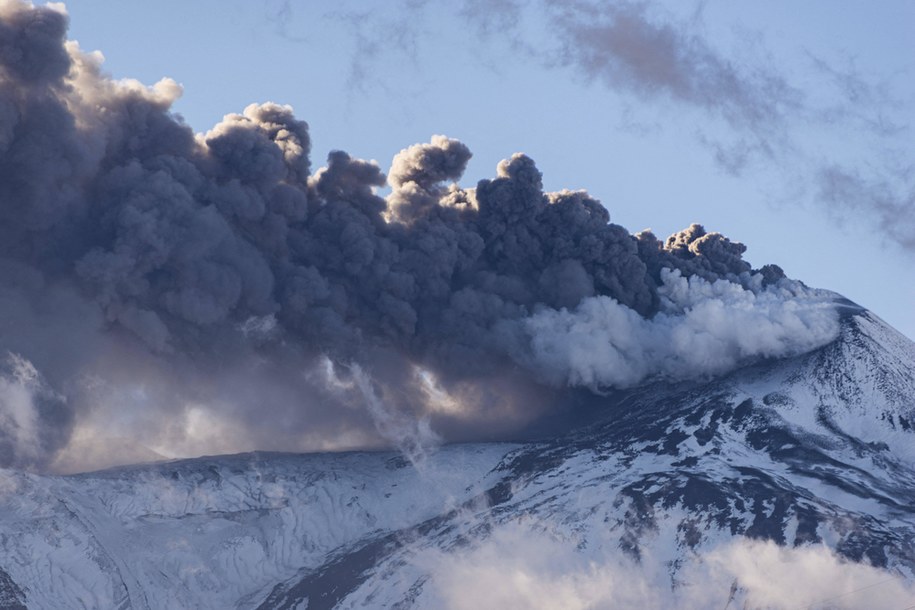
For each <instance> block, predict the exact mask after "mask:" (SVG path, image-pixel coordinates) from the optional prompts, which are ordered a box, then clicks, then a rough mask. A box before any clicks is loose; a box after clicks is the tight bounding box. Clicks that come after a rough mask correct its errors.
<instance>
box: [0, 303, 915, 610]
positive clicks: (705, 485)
mask: <svg viewBox="0 0 915 610" xmlns="http://www.w3.org/2000/svg"><path fill="white" fill-rule="evenodd" d="M842 311H843V313H842V321H841V325H842V330H841V333H840V336H839V338H838V339H836V340H835V341H833V342H832V343H830V344H828V345H826V346H824V347H821V348H819V349H817V350H814V351H812V352H809V353H807V354H804V355H800V356H796V357H793V358H788V359H780V360H766V361H759V362H756V363H755V364H752V365H750V366H746V367H744V368H742V369H739V370H737V371H735V372H733V373H730V374H728V375H726V376H723V377H720V378H716V379H710V380H705V381H701V382H699V381H692V382H684V383H672V382H671V383H653V384H648V385H644V386H641V387H639V388H635V389H632V390H627V391H623V392H617V393H615V394H613V395H611V396H608V397H607V403H608V404H607V407H606V412H605V413H603V414H602V417H601V418H600V419H599V421H597V422H594V423H591V424H589V425H586V426H584V427H582V428H579V429H576V430H574V431H572V432H569V433H566V434H564V435H563V436H561V437H560V438H554V439H550V440H545V441H539V442H527V443H514V444H512V443H493V444H466V445H460V444H459V445H447V446H443V447H441V448H439V449H438V450H437V451H435V452H433V453H432V454H431V455H429V456H427V457H426V458H424V459H423V460H421V461H418V462H416V463H415V464H412V463H410V462H409V461H408V460H406V459H404V458H403V457H402V456H400V455H399V454H394V453H345V454H312V455H289V454H266V453H254V454H243V455H234V456H221V457H208V458H199V459H193V460H183V461H175V462H165V463H158V464H153V465H147V466H135V467H125V468H118V469H113V470H108V471H103V472H97V473H90V474H80V475H72V476H61V477H52V476H40V475H32V474H25V473H22V472H18V471H11V470H10V471H4V472H3V476H2V490H0V491H2V497H0V502H2V504H0V523H2V540H3V546H2V549H3V550H2V554H0V568H2V570H3V571H2V572H0V587H2V594H0V600H2V603H0V606H2V607H4V608H21V607H29V608H51V607H53V608H76V607H95V608H176V607H187V608H190V607H196V608H304V607H307V608H310V609H313V608H331V607H398V608H411V607H415V608H427V607H440V606H461V604H462V603H463V602H460V601H455V600H464V601H465V602H467V605H470V603H471V601H472V600H479V599H489V600H490V601H493V602H496V601H498V600H499V599H500V597H499V595H501V594H504V593H505V592H504V591H501V592H500V589H499V587H505V586H514V587H515V588H514V589H512V592H511V595H509V596H508V597H506V599H509V600H514V601H513V602H512V603H515V604H519V603H521V601H519V600H523V599H526V598H525V597H524V595H535V594H536V592H537V590H538V589H537V587H538V586H539V587H542V588H543V589H542V590H543V592H544V593H543V596H540V597H536V596H535V597H531V598H530V600H533V601H531V603H530V604H522V605H524V606H525V607H531V606H535V607H536V606H537V605H538V604H540V605H542V606H544V607H547V606H549V605H553V604H555V603H560V601H561V600H557V598H555V597H550V596H556V595H569V596H573V598H574V599H575V600H578V601H579V602H581V603H579V604H578V605H576V604H574V603H571V604H568V607H587V606H588V604H590V605H591V606H594V605H597V606H598V607H599V606H600V605H601V603H600V602H601V601H602V600H603V601H604V602H606V603H609V604H612V605H615V606H619V605H623V606H626V605H627V604H629V605H636V604H638V603H640V600H641V603H647V604H648V605H649V606H651V605H654V604H661V605H664V606H667V607H677V606H678V605H679V606H681V607H705V606H706V605H714V606H716V607H717V606H718V605H720V606H721V607H724V606H725V604H729V607H732V606H731V604H733V607H740V604H747V605H748V607H752V606H754V605H756V606H759V605H766V606H768V607H782V605H783V604H785V603H786V602H784V600H782V601H779V600H781V599H782V598H770V597H766V595H772V592H771V591H770V590H767V588H766V587H763V586H761V585H760V584H759V582H757V580H754V578H757V577H759V574H758V573H757V574H756V576H754V573H753V570H752V569H751V568H752V566H751V568H746V569H744V568H741V567H740V566H742V565H743V563H741V561H744V560H746V561H750V562H751V563H752V565H755V566H756V568H757V571H758V570H763V569H766V570H769V572H766V573H768V574H770V577H771V578H774V576H771V575H772V574H775V573H776V572H772V571H771V570H773V569H774V568H772V566H769V567H768V568H767V567H766V565H768V564H765V562H766V561H767V560H768V559H767V558H769V559H772V561H774V562H775V563H776V564H778V565H781V566H782V568H784V567H785V566H788V569H789V571H793V572H795V573H802V572H803V571H804V570H805V569H808V570H809V569H811V568H810V566H811V565H813V564H814V563H816V562H819V563H816V565H817V566H820V567H819V568H817V569H818V570H825V569H827V568H828V567H829V566H832V568H830V569H835V570H839V571H843V572H842V573H843V574H845V575H846V576H847V578H843V580H842V581H841V582H831V583H830V585H829V586H830V591H832V592H833V593H834V595H832V596H831V597H830V599H831V598H835V599H833V600H832V601H830V602H829V604H832V606H830V607H859V606H860V605H861V604H862V603H863V601H862V598H861V597H860V596H859V594H858V593H857V592H856V590H855V587H859V585H860V586H865V585H866V586H870V584H871V583H874V582H878V583H882V584H878V585H874V588H873V589H871V590H870V591H869V592H868V595H869V597H868V598H866V599H868V600H871V601H873V600H875V599H882V598H881V597H880V595H890V596H892V595H896V597H889V598H887V599H891V600H894V601H895V600H898V599H907V597H906V596H908V595H911V594H912V593H913V591H915V589H911V588H906V587H908V585H907V584H906V581H905V579H909V581H910V580H911V578H912V577H913V574H915V547H913V546H912V540H915V443H913V440H915V399H913V397H915V344H913V343H912V342H911V341H910V340H908V339H907V338H905V337H904V336H902V335H900V334H898V333H897V332H895V331H894V330H893V329H891V328H889V327H888V326H887V325H886V324H884V323H883V322H882V321H881V320H879V319H878V318H877V317H875V316H874V315H872V314H871V313H870V312H867V311H865V310H862V309H860V308H858V307H856V306H854V305H852V304H848V305H843V306H842ZM805 553H806V554H805ZM741 558H742V559H741ZM487 562H489V564H488V567H489V572H487V573H489V574H492V573H493V572H495V573H498V574H499V575H500V576H499V578H500V580H499V584H498V585H492V590H485V591H483V590H479V588H478V587H479V586H484V588H485V587H487V586H489V585H487V584H486V579H485V578H482V580H478V579H477V576H479V575H480V574H482V572H478V571H477V572H475V571H474V570H475V569H477V568H480V566H483V565H487ZM753 562H755V563H753ZM792 562H794V563H792ZM748 565H749V564H748ZM823 566H826V567H823ZM621 575H622V576H621ZM819 575H820V576H823V573H822V572H820V573H819ZM786 578H787V577H786ZM519 579H520V580H519ZM475 583H476V584H475ZM862 583H863V584H862ZM768 587H769V589H772V588H778V587H777V583H775V582H772V581H769V582H768ZM843 587H844V589H843ZM486 596H489V597H486ZM791 596H793V602H795V603H800V604H804V603H807V604H813V605H812V606H811V607H818V606H816V605H815V604H816V603H819V601H818V600H821V599H823V596H820V597H819V598H818V597H816V591H815V588H814V587H813V585H812V584H810V582H808V586H805V587H804V589H803V590H797V591H793V592H792V593H791ZM837 596H838V597H837ZM900 596H901V597H900ZM788 599H789V600H791V599H792V597H789V598H788ZM773 600H774V601H773ZM798 600H799V601H798ZM565 601H566V602H568V599H566V600H565ZM824 603H825V602H824ZM843 604H846V606H843ZM508 605H509V606H511V603H509V604H508ZM503 607H504V606H503Z"/></svg>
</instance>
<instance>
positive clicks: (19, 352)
mask: <svg viewBox="0 0 915 610" xmlns="http://www.w3.org/2000/svg"><path fill="white" fill-rule="evenodd" d="M0 7H2V8H0V218H2V223H0V318H2V320H3V321H4V322H3V325H2V326H0V349H3V350H5V351H7V352H9V353H10V354H12V355H11V356H10V357H11V358H15V359H16V360H15V361H16V362H21V363H27V364H28V367H31V369H28V370H35V371H36V376H35V377H34V379H38V378H39V377H38V376H37V375H38V374H39V372H40V376H41V377H40V379H41V382H40V384H39V383H38V382H37V381H34V382H32V381H30V382H28V383H26V382H24V381H22V375H19V376H18V377H17V376H16V375H18V373H17V374H15V375H14V374H12V373H11V374H9V375H6V376H5V377H3V379H4V380H6V381H2V383H0V390H2V391H3V393H4V396H3V399H2V408H3V410H4V411H5V412H7V413H10V414H12V415H8V416H7V417H5V418H0V436H2V443H0V450H2V451H0V460H2V463H3V465H7V466H10V465H12V466H20V467H31V468H38V469H40V468H47V467H51V468H54V469H56V470H60V471H66V470H78V469H79V468H80V463H79V459H80V458H79V452H78V451H77V449H78V447H76V444H75V443H76V440H79V441H80V442H84V443H87V444H91V443H93V442H102V440H101V439H104V438H111V437H118V436H129V437H134V438H137V439H138V441H137V442H138V443H140V444H143V445H145V447H146V449H149V450H152V451H158V452H161V453H163V454H166V455H168V454H169V453H172V454H181V453H184V454H201V453H206V452H217V451H218V452H226V451H241V450H249V449H255V448H262V449H263V448H267V449H284V450H306V449H310V450H317V449H322V450H323V449H335V448H348V447H371V446H384V445H386V444H390V443H392V442H395V441H396V442H399V441H398V440H397V439H398V438H399V436H397V435H399V434H400V432H396V430H395V432H396V434H394V436H397V438H390V436H391V435H386V433H385V430H387V429H392V430H394V429H395V428H397V429H399V427H392V426H388V425H384V426H383V425H380V424H379V423H378V413H383V415H384V417H385V418H386V420H385V421H387V419H389V420H390V421H393V422H403V421H407V420H406V419H404V418H413V421H417V422H423V426H426V427H423V428H422V429H423V430H427V431H428V432H429V434H428V435H427V436H429V437H433V436H435V435H440V436H441V437H442V438H444V439H445V440H458V439H467V438H492V437H498V436H505V435H510V434H514V433H516V432H517V431H518V430H520V429H521V428H523V427H524V426H525V425H526V424H528V423H529V422H531V421H532V420H534V419H536V418H537V417H539V416H540V415H543V414H544V413H545V412H546V411H547V410H548V409H549V408H551V407H553V406H556V405H562V404H565V403H569V402H573V401H574V400H575V399H576V397H578V396H581V395H582V393H584V395H586V396H591V395H592V394H591V391H596V392H598V393H599V392H600V391H601V389H602V388H604V387H606V386H621V385H632V384H635V383H639V382H640V381H642V380H643V379H645V378H647V377H649V376H652V375H669V376H675V377H676V376H696V375H700V376H701V375H710V374H717V373H720V372H723V371H725V370H727V369H729V368H731V367H733V366H737V365H739V364H741V363H743V362H745V361H746V360H748V359H752V358H757V357H778V356H782V355H787V354H793V353H798V352H799V351H803V350H806V349H811V348H813V347H816V346H818V345H821V344H823V343H825V342H827V341H829V340H830V339H832V338H833V337H834V336H835V334H836V332H837V328H838V326H837V314H836V313H835V311H834V310H833V309H832V308H831V307H830V306H828V303H829V301H830V298H831V297H830V295H825V296H824V295H823V294H821V293H816V292H814V291H810V290H809V289H807V288H805V287H804V286H803V285H802V284H799V283H797V282H794V281H791V280H789V279H787V278H785V277H784V274H783V273H782V272H781V270H780V269H778V268H777V267H775V266H766V267H764V268H763V269H761V270H754V269H752V268H751V266H750V264H749V263H747V262H746V261H744V260H743V259H742V254H743V252H744V250H745V248H744V246H743V245H741V244H739V243H737V242H733V241H731V240H729V239H728V238H726V237H724V236H722V235H720V234H718V233H710V232H707V231H705V229H704V228H702V227H701V226H699V225H693V226H691V227H690V228H688V229H687V230H685V231H683V232H681V233H678V234H676V235H674V236H671V237H670V238H668V239H667V240H666V241H661V240H659V239H658V238H656V237H655V236H654V235H652V234H651V233H650V232H642V233H639V234H637V235H632V234H630V233H629V231H627V230H626V229H624V228H623V227H620V226H618V225H615V224H613V223H611V222H610V215H609V213H608V211H607V209H606V208H605V207H603V206H602V205H601V204H600V203H599V202H598V201H596V200H595V199H593V198H592V197H590V196H589V195H588V194H587V193H586V192H584V191H562V192H558V193H544V192H543V188H542V182H541V173H540V171H539V169H538V168H537V167H536V165H535V163H534V161H533V160H532V159H530V158H529V157H527V156H525V155H523V154H515V155H513V156H512V157H511V158H510V159H507V160H505V161H503V162H502V163H500V164H499V166H498V168H497V175H496V177H495V178H492V179H484V180H480V181H479V182H478V183H477V185H476V187H474V188H464V187H461V186H459V185H458V184H457V183H456V181H457V180H458V179H460V178H461V176H462V173H463V171H464V168H465V167H466V164H467V161H468V160H469V158H470V156H471V153H470V150H469V149H468V148H467V146H465V145H464V144H462V143H461V142H459V141H457V140H453V139H450V138H447V137H445V136H434V137H433V138H432V140H431V142H430V143H428V144H420V145H416V146H412V147H410V148H407V149H405V150H403V151H401V153H399V154H398V155H397V156H396V157H395V158H394V160H393V163H392V170H391V172H390V174H389V175H388V176H387V177H386V176H385V174H384V173H383V172H382V170H381V168H380V167H378V165H377V164H375V163H374V162H368V161H363V160H360V159H357V158H354V157H352V156H350V155H349V154H347V153H345V152H342V151H334V152H331V153H330V154H329V155H328V157H327V161H326V165H325V166H324V167H321V168H319V169H317V170H316V171H314V172H313V171H312V165H311V162H310V152H311V151H310V148H311V143H310V138H309V134H308V126H307V124H306V123H305V122H304V121H302V120H299V119H297V118H296V117H295V116H294V115H293V112H292V109H291V108H290V107H288V106H282V105H278V104H274V103H266V104H252V105H250V106H248V107H247V108H245V109H244V111H243V112H242V113H241V114H230V115H227V116H226V117H225V118H224V120H223V121H222V122H221V123H219V124H218V125H216V126H215V127H214V128H213V129H211V130H210V131H208V132H206V133H205V134H196V135H195V134H194V133H193V132H192V131H191V129H190V128H189V127H188V126H187V125H185V124H184V123H183V122H182V120H181V119H180V117H178V116H176V115H174V114H172V113H171V111H170V105H171V103H172V102H173V101H174V100H175V99H176V98H177V96H178V95H180V93H181V91H180V87H178V85H177V84H175V83H174V82H172V81H170V80H167V79H166V80H163V81H160V82H159V83H157V84H156V85H154V86H152V87H145V86H143V85H141V84H139V83H137V82H135V81H129V80H128V81H116V80H112V79H111V78H110V77H108V76H107V75H106V74H105V73H104V72H103V71H102V69H101V58H100V56H99V55H97V54H91V53H85V52H83V51H82V50H81V49H80V48H79V47H78V45H77V44H76V43H73V42H68V41H67V40H66V30H67V22H68V17H67V15H66V14H65V13H64V12H62V9H59V8H56V7H53V6H52V7H33V6H32V5H31V4H27V3H25V2H22V1H19V0H13V1H6V2H5V3H3V4H2V5H0ZM386 183H387V184H390V186H391V188H392V190H391V192H390V194H389V195H388V196H387V197H386V198H383V197H381V196H379V195H378V191H377V190H378V188H379V187H382V186H384V185H385V184H386ZM684 283H685V285H684ZM684 286H685V287H684ZM732 308H734V311H738V310H739V311H743V312H744V314H745V315H743V317H741V316H739V315H738V316H730V317H729V314H728V313H727V312H729V311H731V309H732ZM713 311H714V312H719V314H720V315H719V316H718V318H714V316H712V317H709V316H710V315H711V314H709V315H708V316H706V317H705V318H702V316H703V312H705V313H706V314H708V312H713ZM722 311H723V312H724V313H721V312H722ZM721 320H725V321H729V322H728V327H727V328H728V330H727V331H726V332H725V335H726V336H723V337H721V341H720V342H719V343H715V342H706V343H703V344H702V345H700V346H699V349H701V352H702V354H703V357H702V358H701V359H699V360H698V361H694V360H695V358H694V356H695V353H696V352H695V351H693V352H691V351H690V348H689V346H690V345H693V338H691V337H690V336H689V331H691V330H694V331H695V334H696V336H699V335H701V333H702V332H704V331H703V329H704V330H708V329H711V328H715V327H717V323H718V321H721ZM747 320H750V321H752V322H753V325H751V326H753V328H755V329H759V328H763V329H766V332H762V333H760V332H757V333H755V334H752V333H748V332H746V326H747V325H746V324H745V323H744V322H746V321H747ZM581 324H585V325H586V326H587V325H596V326H597V328H598V331H597V332H596V333H595V334H593V335H592V337H591V343H590V345H594V341H596V340H598V339H601V338H605V339H606V341H605V343H609V344H611V345H612V349H613V350H614V356H613V358H610V359H607V358H606V357H605V356H606V350H605V349H603V348H602V347H600V346H598V347H597V348H596V350H595V351H594V352H593V353H590V354H589V353H584V352H582V350H581V349H579V348H578V347H576V346H575V345H571V344H570V343H569V341H570V340H571V339H574V334H575V333H574V332H571V331H570V329H577V328H582V327H581V326H580V325H581ZM703 324H705V325H706V326H705V327H703V326H702V325H703ZM695 329H698V330H695ZM576 332H577V331H576ZM678 334H679V335H683V336H685V337H686V338H685V339H684V341H685V342H686V343H685V344H683V345H682V348H681V349H680V350H679V351H677V350H672V351H669V352H664V353H662V352H659V351H658V350H657V349H656V347H651V346H657V345H658V344H659V343H663V342H664V341H665V340H666V338H667V337H669V336H671V335H678ZM620 337H628V339H626V340H622V341H621V340H620ZM646 345H647V346H649V347H647V348H646V347H645V346H646ZM608 349H609V348H608ZM653 350H654V351H653ZM656 361H657V362H656ZM23 366H25V364H23V365H22V366H20V367H19V368H18V369H16V370H25V369H23V368H22V367H23ZM28 367H26V368H28ZM582 370H588V371H591V373H590V375H591V376H590V377H588V376H587V375H585V374H582V373H581V372H580V371H582ZM354 372H355V373H354ZM544 373H546V374H544ZM354 374H355V375H356V377H353V375H354ZM30 379H31V378H30ZM17 380H18V381H17ZM17 384H18V385H17ZM570 384H571V385H573V386H576V385H581V386H585V388H587V389H582V388H573V387H569V386H570ZM340 387H349V388H352V387H358V388H359V390H360V391H359V392H352V391H348V392H341V391H340ZM6 394H11V395H12V394H15V396H16V397H14V399H12V398H8V397H6ZM359 396H363V397H365V396H371V397H372V400H373V401H376V400H377V401H380V403H379V404H384V405H386V409H388V410H385V411H383V412H381V411H378V409H377V408H376V409H374V410H370V412H368V413H367V412H366V408H365V405H361V404H359V403H360V399H359ZM48 397H53V400H52V399H51V398H48ZM20 399H21V400H20ZM16 401H18V402H16ZM49 401H50V402H49ZM14 403H15V404H14ZM16 405H19V407H21V408H20V410H19V411H16V409H17V408H19V407H17V406H16ZM370 406H372V407H377V405H376V404H374V403H373V405H370ZM29 409H31V411H29ZM390 409H394V410H396V414H391V412H390V411H389V410H390ZM17 412H18V413H25V415H22V416H21V417H20V416H19V415H15V413H17ZM16 418H19V419H16ZM23 418H24V419H23ZM17 422H28V423H29V425H30V426H32V428H29V430H32V429H33V428H34V434H33V433H32V432H29V434H28V435H27V436H28V438H27V439H25V440H23V441H22V442H19V441H17V439H20V438H21V437H22V434H20V433H21V432H22V430H24V429H25V428H24V427H23V426H22V425H20V423H17ZM425 422H428V424H426V423H425ZM33 424H34V425H33ZM71 433H72V434H71ZM74 439H75V440H74ZM36 447H37V448H38V449H35V448H36ZM114 459H124V460H129V459H130V457H129V456H124V457H122V458H114Z"/></svg>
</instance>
